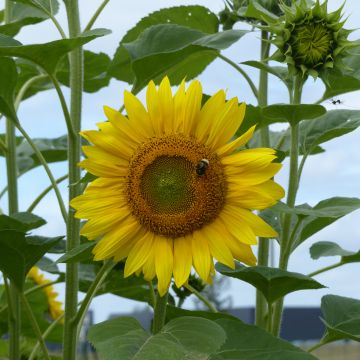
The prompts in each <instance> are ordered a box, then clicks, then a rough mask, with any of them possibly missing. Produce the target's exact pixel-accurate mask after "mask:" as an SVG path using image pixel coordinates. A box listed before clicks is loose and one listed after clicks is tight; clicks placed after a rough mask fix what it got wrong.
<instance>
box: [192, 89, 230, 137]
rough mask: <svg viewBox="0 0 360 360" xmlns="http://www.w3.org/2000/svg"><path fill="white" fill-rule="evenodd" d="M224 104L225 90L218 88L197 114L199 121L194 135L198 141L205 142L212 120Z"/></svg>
mask: <svg viewBox="0 0 360 360" xmlns="http://www.w3.org/2000/svg"><path fill="white" fill-rule="evenodd" d="M224 104H225V92H224V90H220V91H218V92H217V93H216V94H215V95H213V96H212V97H211V98H210V99H208V100H207V101H206V103H205V105H204V106H203V107H202V109H201V111H200V114H199V121H198V123H197V125H196V129H195V136H196V137H197V139H199V141H200V142H202V143H205V141H206V140H207V138H208V136H209V134H210V129H211V126H212V124H213V121H214V119H216V118H217V117H218V116H220V115H219V114H220V112H221V109H222V108H223V106H224Z"/></svg>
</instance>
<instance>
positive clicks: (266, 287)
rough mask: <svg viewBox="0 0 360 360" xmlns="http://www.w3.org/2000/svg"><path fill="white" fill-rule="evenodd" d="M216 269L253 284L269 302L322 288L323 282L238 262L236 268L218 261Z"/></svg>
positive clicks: (288, 272)
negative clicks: (247, 265)
mask: <svg viewBox="0 0 360 360" xmlns="http://www.w3.org/2000/svg"><path fill="white" fill-rule="evenodd" d="M215 268H216V270H217V271H219V272H220V273H221V274H223V275H226V276H230V277H233V278H236V279H239V280H242V281H245V282H247V283H249V284H251V285H253V286H254V287H255V288H256V289H257V290H259V291H261V292H262V294H263V295H264V297H265V298H266V300H267V301H268V302H269V303H273V302H274V301H276V300H278V299H280V298H281V297H283V296H285V295H287V294H290V293H292V292H294V291H298V290H308V289H321V288H324V287H325V286H323V285H322V284H320V283H318V282H317V281H315V280H314V279H312V278H310V277H308V276H305V275H303V274H299V273H295V272H290V271H285V270H281V269H277V268H270V267H267V266H252V267H246V266H244V265H241V264H240V263H238V262H237V263H236V266H235V269H234V270H233V269H230V268H229V267H227V266H225V265H223V264H220V263H217V264H216V266H215Z"/></svg>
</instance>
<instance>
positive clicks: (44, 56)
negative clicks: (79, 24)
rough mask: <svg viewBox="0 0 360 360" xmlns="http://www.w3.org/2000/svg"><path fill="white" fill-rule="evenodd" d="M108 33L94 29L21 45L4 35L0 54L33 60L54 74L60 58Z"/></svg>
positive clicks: (1, 37)
mask: <svg viewBox="0 0 360 360" xmlns="http://www.w3.org/2000/svg"><path fill="white" fill-rule="evenodd" d="M107 34H109V30H105V29H95V30H91V31H88V32H86V33H83V34H82V35H81V36H79V37H77V38H72V39H62V40H56V41H51V42H48V43H45V44H35V45H21V44H20V43H19V42H17V44H14V42H13V41H11V40H10V39H11V38H10V39H9V37H6V36H5V35H2V36H0V56H14V57H20V58H24V59H27V60H31V61H33V62H34V63H35V64H37V65H39V66H41V67H42V68H43V69H44V70H45V71H46V72H48V73H49V74H54V73H55V70H56V67H57V64H58V63H59V61H60V59H61V58H62V57H63V56H64V55H65V54H67V53H68V52H70V51H71V50H74V49H76V48H78V47H80V46H82V45H84V44H86V43H88V42H90V41H91V40H94V39H96V38H98V37H100V36H104V35H107Z"/></svg>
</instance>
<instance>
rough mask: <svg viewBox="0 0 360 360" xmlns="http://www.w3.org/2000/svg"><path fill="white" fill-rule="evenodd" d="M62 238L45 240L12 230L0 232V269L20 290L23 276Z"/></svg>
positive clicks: (23, 279) (44, 238)
mask: <svg viewBox="0 0 360 360" xmlns="http://www.w3.org/2000/svg"><path fill="white" fill-rule="evenodd" d="M61 238H62V237H55V238H46V237H41V236H25V234H24V233H22V232H18V231H14V230H1V231H0V248H1V252H0V269H1V271H2V272H4V274H6V276H7V277H9V278H10V279H11V280H12V281H13V282H14V284H15V285H16V286H17V287H18V289H19V290H22V288H23V285H24V281H25V276H26V274H27V273H28V271H29V270H30V269H31V267H32V266H34V265H35V264H36V263H37V262H38V261H39V260H40V259H41V258H42V257H43V255H44V254H45V253H46V252H47V251H48V250H49V249H50V248H51V247H53V246H54V245H55V244H56V243H57V242H58V241H59V240H60V239H61Z"/></svg>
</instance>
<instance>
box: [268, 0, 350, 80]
mask: <svg viewBox="0 0 360 360" xmlns="http://www.w3.org/2000/svg"><path fill="white" fill-rule="evenodd" d="M327 3H328V2H327V0H326V1H324V2H323V3H322V4H320V2H319V0H316V2H315V4H313V5H312V6H309V2H308V1H307V0H300V1H297V2H293V4H292V5H291V6H287V5H286V4H284V3H282V4H281V5H280V6H281V8H282V9H283V12H284V17H283V18H284V21H283V22H279V23H277V24H273V25H271V26H269V30H270V31H272V32H273V33H275V34H276V37H275V40H274V44H275V45H276V46H277V47H278V48H279V49H278V50H277V52H276V53H275V54H274V55H273V56H272V57H271V59H272V60H278V61H282V62H286V63H287V64H288V67H289V72H290V74H292V75H294V74H296V73H299V72H300V73H302V75H303V76H307V75H310V76H312V77H313V78H315V79H316V78H317V77H321V78H323V79H324V80H325V81H326V75H327V73H328V71H329V70H331V69H333V68H335V67H338V66H340V65H341V64H342V58H343V57H345V56H346V55H348V53H347V50H348V49H349V48H350V47H352V46H353V44H352V43H351V42H350V41H349V40H348V39H347V38H348V35H349V34H350V33H351V30H346V29H344V28H343V26H344V23H345V21H342V9H343V5H342V6H341V7H340V8H339V9H338V10H336V11H334V12H331V13H329V12H328V10H327Z"/></svg>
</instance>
